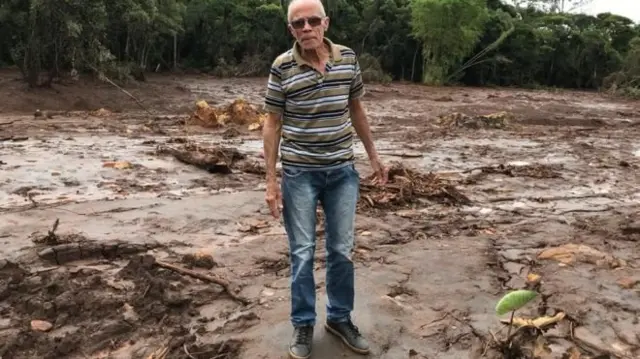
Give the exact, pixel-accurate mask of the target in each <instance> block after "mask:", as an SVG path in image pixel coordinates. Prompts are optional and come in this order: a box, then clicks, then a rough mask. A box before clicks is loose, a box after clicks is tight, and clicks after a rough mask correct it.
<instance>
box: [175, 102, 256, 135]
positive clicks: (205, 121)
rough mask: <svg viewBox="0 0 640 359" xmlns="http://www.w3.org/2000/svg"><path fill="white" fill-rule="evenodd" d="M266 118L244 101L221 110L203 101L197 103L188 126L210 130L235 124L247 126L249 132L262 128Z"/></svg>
mask: <svg viewBox="0 0 640 359" xmlns="http://www.w3.org/2000/svg"><path fill="white" fill-rule="evenodd" d="M266 116H267V115H266V114H264V113H261V112H260V111H259V110H258V109H256V108H255V107H254V106H253V105H251V104H250V103H248V102H247V101H245V100H244V99H237V100H235V101H233V102H232V103H231V104H229V105H227V106H225V107H219V108H216V107H211V106H209V104H208V103H207V102H206V101H203V100H202V101H198V102H197V103H196V111H195V112H194V113H193V114H192V115H191V117H190V118H189V119H188V120H187V122H186V124H187V125H197V126H202V127H209V128H218V127H223V126H225V125H229V124H235V125H242V126H247V128H248V130H249V131H256V130H259V129H261V128H262V125H263V124H264V120H265V119H266Z"/></svg>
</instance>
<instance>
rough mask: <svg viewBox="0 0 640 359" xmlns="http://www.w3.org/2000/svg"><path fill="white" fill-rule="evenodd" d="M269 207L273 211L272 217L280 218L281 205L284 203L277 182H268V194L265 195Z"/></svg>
mask: <svg viewBox="0 0 640 359" xmlns="http://www.w3.org/2000/svg"><path fill="white" fill-rule="evenodd" d="M265 200H266V201H267V205H268V206H269V209H270V210H271V215H272V216H273V218H275V219H279V218H280V203H282V193H280V186H279V185H278V181H277V180H267V193H266V195H265Z"/></svg>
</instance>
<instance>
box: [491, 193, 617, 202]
mask: <svg viewBox="0 0 640 359" xmlns="http://www.w3.org/2000/svg"><path fill="white" fill-rule="evenodd" d="M586 198H611V195H607V194H587V195H582V196H553V197H500V198H492V199H489V200H488V202H489V203H498V202H511V201H523V200H524V201H533V202H555V201H563V200H572V199H586Z"/></svg>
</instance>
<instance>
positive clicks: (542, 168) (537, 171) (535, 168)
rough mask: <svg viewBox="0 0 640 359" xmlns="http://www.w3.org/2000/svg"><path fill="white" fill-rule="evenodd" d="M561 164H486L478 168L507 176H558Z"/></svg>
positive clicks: (485, 171)
mask: <svg viewBox="0 0 640 359" xmlns="http://www.w3.org/2000/svg"><path fill="white" fill-rule="evenodd" d="M562 168H563V166H562V165H561V164H558V165H545V164H539V163H535V164H531V165H524V166H514V165H504V164H500V165H498V166H486V167H481V168H480V169H481V170H482V172H484V173H494V174H503V175H506V176H509V177H532V178H558V177H561V175H560V172H558V170H561V169H562Z"/></svg>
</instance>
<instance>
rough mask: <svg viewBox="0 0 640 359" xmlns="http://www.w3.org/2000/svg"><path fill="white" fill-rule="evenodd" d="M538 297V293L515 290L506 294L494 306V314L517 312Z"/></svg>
mask: <svg viewBox="0 0 640 359" xmlns="http://www.w3.org/2000/svg"><path fill="white" fill-rule="evenodd" d="M537 296H538V293H536V292H534V291H532V290H524V289H520V290H515V291H513V292H511V293H507V294H506V295H505V296H504V297H502V299H500V301H499V302H498V304H497V305H496V314H498V315H504V314H506V313H509V312H512V311H514V310H518V309H520V308H522V307H524V306H525V305H527V303H529V302H530V301H532V300H533V299H535V297H537Z"/></svg>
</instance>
